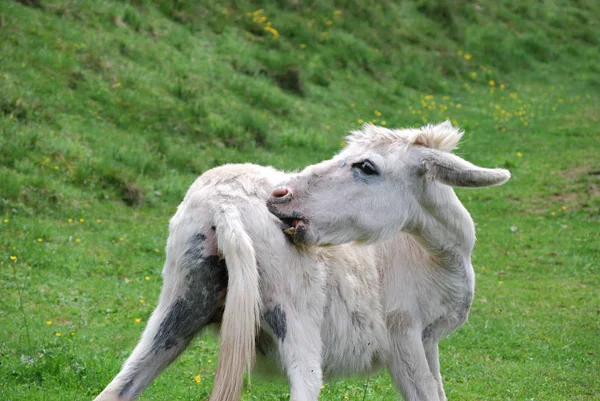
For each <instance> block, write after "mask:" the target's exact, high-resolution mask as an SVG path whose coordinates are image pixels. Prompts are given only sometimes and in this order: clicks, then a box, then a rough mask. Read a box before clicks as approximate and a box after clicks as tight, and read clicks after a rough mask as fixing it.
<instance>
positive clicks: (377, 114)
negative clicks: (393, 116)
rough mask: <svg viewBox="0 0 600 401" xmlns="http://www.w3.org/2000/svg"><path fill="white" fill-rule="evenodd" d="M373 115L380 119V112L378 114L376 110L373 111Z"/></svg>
mask: <svg viewBox="0 0 600 401" xmlns="http://www.w3.org/2000/svg"><path fill="white" fill-rule="evenodd" d="M373 113H375V115H376V116H377V117H381V112H380V111H377V110H375V111H374V112H373Z"/></svg>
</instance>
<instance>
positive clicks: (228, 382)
mask: <svg viewBox="0 0 600 401" xmlns="http://www.w3.org/2000/svg"><path fill="white" fill-rule="evenodd" d="M215 223H216V224H215V226H216V234H217V246H218V248H219V250H220V251H221V254H222V255H223V256H224V258H225V261H226V262H227V271H228V275H229V281H228V285H227V298H226V300H225V310H224V312H223V321H222V323H221V335H220V341H221V343H220V354H219V361H218V364H217V370H216V373H215V380H214V385H213V390H212V393H211V395H210V398H209V401H236V400H239V398H240V394H241V391H242V385H243V381H244V368H247V369H248V371H250V369H251V368H252V364H253V362H254V357H255V355H254V353H255V350H254V345H255V338H256V334H257V331H258V328H259V325H260V307H261V298H260V291H259V283H258V268H257V264H256V255H255V251H254V246H253V244H252V240H251V238H250V236H249V235H248V233H247V232H246V230H245V228H244V225H243V222H242V219H241V216H240V212H239V209H238V208H236V207H234V206H232V207H225V206H223V207H222V208H221V210H220V211H219V212H217V213H216V215H215Z"/></svg>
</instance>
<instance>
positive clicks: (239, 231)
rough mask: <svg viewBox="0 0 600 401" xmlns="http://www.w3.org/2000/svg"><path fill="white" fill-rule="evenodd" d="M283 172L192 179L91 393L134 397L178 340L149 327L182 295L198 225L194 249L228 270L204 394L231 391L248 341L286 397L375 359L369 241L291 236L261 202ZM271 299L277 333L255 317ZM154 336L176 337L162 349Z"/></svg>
mask: <svg viewBox="0 0 600 401" xmlns="http://www.w3.org/2000/svg"><path fill="white" fill-rule="evenodd" d="M287 178H289V176H287V175H285V174H284V173H282V172H278V171H276V170H274V169H272V168H268V167H260V166H255V165H250V164H245V165H226V166H222V167H218V168H215V169H213V170H210V171H208V172H206V173H205V174H203V175H202V176H201V177H199V178H198V180H197V181H196V182H195V183H194V184H193V185H192V187H191V188H190V190H189V191H188V193H187V195H186V197H185V199H184V201H183V202H182V203H181V205H180V206H179V208H178V210H177V213H176V214H175V215H174V216H173V218H172V219H171V222H170V228H169V231H170V234H169V238H168V241H167V260H166V263H165V267H164V270H163V280H164V285H163V289H162V292H161V297H160V300H159V304H158V306H157V308H156V310H155V311H154V313H153V315H152V317H151V319H150V320H149V322H148V325H147V327H146V329H145V330H144V333H143V335H142V338H141V340H140V342H139V344H138V345H137V346H136V348H135V350H134V351H133V353H132V355H131V356H130V357H129V358H128V359H127V361H126V362H125V364H124V366H123V368H122V370H121V372H119V374H118V375H117V376H116V377H115V379H114V380H113V381H112V382H111V383H110V384H109V385H108V386H107V387H106V389H105V390H104V391H103V392H102V393H101V394H100V395H99V396H98V397H97V398H96V401H117V400H119V401H126V400H132V399H135V398H136V397H137V396H138V395H139V394H140V393H141V392H142V391H143V390H144V388H145V387H146V386H147V385H148V384H149V383H150V382H151V381H152V380H153V379H154V378H155V377H156V376H157V375H158V374H159V373H160V372H161V371H162V370H163V369H164V368H165V367H166V366H168V365H169V364H170V363H171V362H172V361H173V360H174V359H175V358H176V357H177V356H178V355H179V354H180V353H181V352H182V351H183V350H184V349H185V347H186V346H187V345H188V343H189V341H178V336H180V334H181V333H180V332H178V331H177V330H171V331H170V332H168V333H167V334H168V335H165V333H163V335H162V337H161V335H157V333H159V332H160V331H161V327H163V326H164V325H166V324H167V323H165V322H169V321H170V318H169V311H172V310H173V309H174V308H176V305H177V301H178V300H180V299H181V297H182V296H183V297H184V298H185V297H188V298H189V297H190V296H191V295H190V294H189V293H188V292H186V291H187V290H188V287H189V279H188V278H186V273H187V270H188V269H189V267H186V266H187V265H186V263H187V262H186V260H187V259H186V252H188V250H189V248H190V239H191V238H194V236H195V235H197V234H198V233H202V234H203V235H204V236H205V237H206V239H205V240H204V244H205V248H204V249H203V251H202V252H203V254H202V256H203V257H211V256H214V255H219V256H221V257H223V258H225V260H226V263H227V270H228V272H229V281H228V288H227V297H226V301H225V302H224V307H225V309H224V313H223V319H222V322H221V351H220V356H219V362H218V367H217V372H216V375H215V383H214V387H213V392H212V394H211V397H210V400H211V401H217V400H218V401H232V400H238V399H239V396H240V391H241V387H242V380H243V370H244V366H247V367H250V365H251V363H252V357H253V354H254V347H255V345H256V349H258V358H257V365H258V366H256V368H257V370H259V371H263V372H273V371H282V372H283V373H285V374H286V376H287V377H288V380H289V384H290V398H291V400H295V401H315V400H317V398H318V395H319V393H320V389H321V385H322V382H323V377H324V376H326V377H335V376H343V375H347V374H353V373H356V372H367V371H369V370H371V369H372V368H373V367H374V366H379V365H382V364H383V363H384V360H385V355H386V354H387V352H388V351H387V350H388V339H387V336H386V334H385V333H386V329H385V321H384V320H383V314H382V305H381V287H380V274H379V271H378V270H377V267H376V262H377V260H378V259H377V255H376V254H375V249H374V248H373V247H365V248H364V249H359V248H356V247H352V246H350V245H342V246H339V247H335V248H330V249H321V248H315V247H303V246H295V245H293V244H292V243H291V242H290V241H289V240H288V239H287V238H286V237H285V235H284V234H283V233H282V230H281V226H280V224H281V222H280V221H279V220H278V219H277V218H276V217H275V216H273V215H272V214H271V213H269V211H268V210H267V207H266V201H267V199H268V197H269V195H270V193H271V190H272V188H273V187H274V186H275V184H276V183H278V182H280V181H282V180H283V179H287ZM213 226H214V227H215V230H214V233H215V234H214V235H213V236H211V230H212V228H211V227H213ZM259 273H260V278H259ZM256 284H258V289H259V291H256V289H255V285H256ZM202 290H203V291H204V290H205V289H204V288H203V289H202ZM200 292H201V291H200ZM200 295H202V294H200V293H199V294H198V296H200ZM188 301H189V299H188ZM219 305H220V306H222V303H220V304H219ZM277 307H278V308H279V309H280V310H282V311H283V313H284V314H285V331H286V333H285V337H284V338H283V341H282V340H281V339H280V338H278V337H277V335H276V333H275V332H274V330H273V328H272V327H271V326H270V325H269V321H268V319H265V316H266V315H267V314H268V312H269V311H273V310H274V309H275V308H277ZM256 308H260V311H259V313H257V311H256ZM180 318H181V319H182V320H184V319H185V316H180ZM184 324H185V323H184V322H181V325H182V326H183V325H184ZM257 326H258V327H259V331H255V327H257ZM203 327H204V325H201V326H199V327H195V328H194V330H195V332H196V333H199V332H200V331H201V330H202V328H203ZM163 331H164V330H163ZM257 334H258V335H257ZM157 337H161V338H163V339H165V338H167V337H168V339H169V340H172V341H171V342H172V343H177V345H176V346H172V347H171V348H170V349H168V350H164V349H163V348H164V347H162V345H161V344H164V341H160V342H157V340H156V338H157ZM255 341H256V344H255ZM249 347H251V348H249Z"/></svg>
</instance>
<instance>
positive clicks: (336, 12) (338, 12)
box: [333, 10, 342, 15]
mask: <svg viewBox="0 0 600 401" xmlns="http://www.w3.org/2000/svg"><path fill="white" fill-rule="evenodd" d="M333 15H342V10H335V11H334V12H333Z"/></svg>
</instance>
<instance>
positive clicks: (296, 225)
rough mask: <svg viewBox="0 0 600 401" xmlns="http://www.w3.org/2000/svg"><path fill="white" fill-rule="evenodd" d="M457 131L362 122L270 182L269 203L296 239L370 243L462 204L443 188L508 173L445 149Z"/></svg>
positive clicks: (490, 181)
mask: <svg viewBox="0 0 600 401" xmlns="http://www.w3.org/2000/svg"><path fill="white" fill-rule="evenodd" d="M461 136H462V131H460V130H459V129H457V128H455V127H453V126H452V125H451V124H450V123H449V122H445V123H442V124H439V125H427V126H424V127H421V128H419V129H402V130H392V129H387V128H384V127H376V126H373V125H370V124H365V125H364V126H363V128H362V130H360V131H354V132H352V133H351V134H350V135H349V136H348V137H347V141H346V142H347V145H346V146H345V147H344V149H342V151H341V152H340V153H339V154H338V155H336V156H335V157H334V158H333V159H331V160H326V161H323V162H321V163H318V164H315V165H312V166H308V167H306V168H305V169H304V170H303V171H302V172H300V173H298V174H296V175H294V176H293V177H292V178H291V179H289V180H288V181H286V182H284V183H281V184H280V185H278V186H277V187H276V188H275V189H274V191H273V193H272V196H271V198H270V199H269V201H268V207H269V210H270V211H271V213H273V214H274V215H276V216H277V217H279V219H280V220H281V221H282V223H283V225H284V227H283V229H284V232H285V233H286V234H287V235H288V236H289V237H290V238H291V239H292V240H293V241H294V242H296V243H298V244H308V245H311V244H316V245H337V244H342V243H346V242H350V241H365V242H372V241H375V240H379V239H384V238H388V237H390V236H391V235H393V234H395V233H397V232H399V231H405V232H412V231H414V230H418V229H419V226H421V225H422V224H425V223H424V222H425V221H426V220H427V219H428V218H430V217H431V216H433V218H434V219H438V218H444V216H443V214H444V213H452V210H454V209H453V208H452V207H450V205H453V206H454V207H457V205H458V207H459V208H462V205H460V202H459V201H458V199H457V198H456V195H454V191H453V190H452V189H451V187H486V186H491V185H500V184H503V183H504V182H506V181H507V180H508V179H509V178H510V173H509V172H508V171H507V170H504V169H486V168H481V167H477V166H475V165H473V164H471V163H469V162H467V161H465V160H463V159H461V158H460V157H458V156H455V155H453V154H452V153H450V152H451V151H452V150H453V149H454V148H455V147H456V145H457V144H458V141H459V140H460V138H461ZM445 205H447V206H449V207H447V208H446V206H445ZM463 210H464V209H463ZM465 213H466V211H465Z"/></svg>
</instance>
